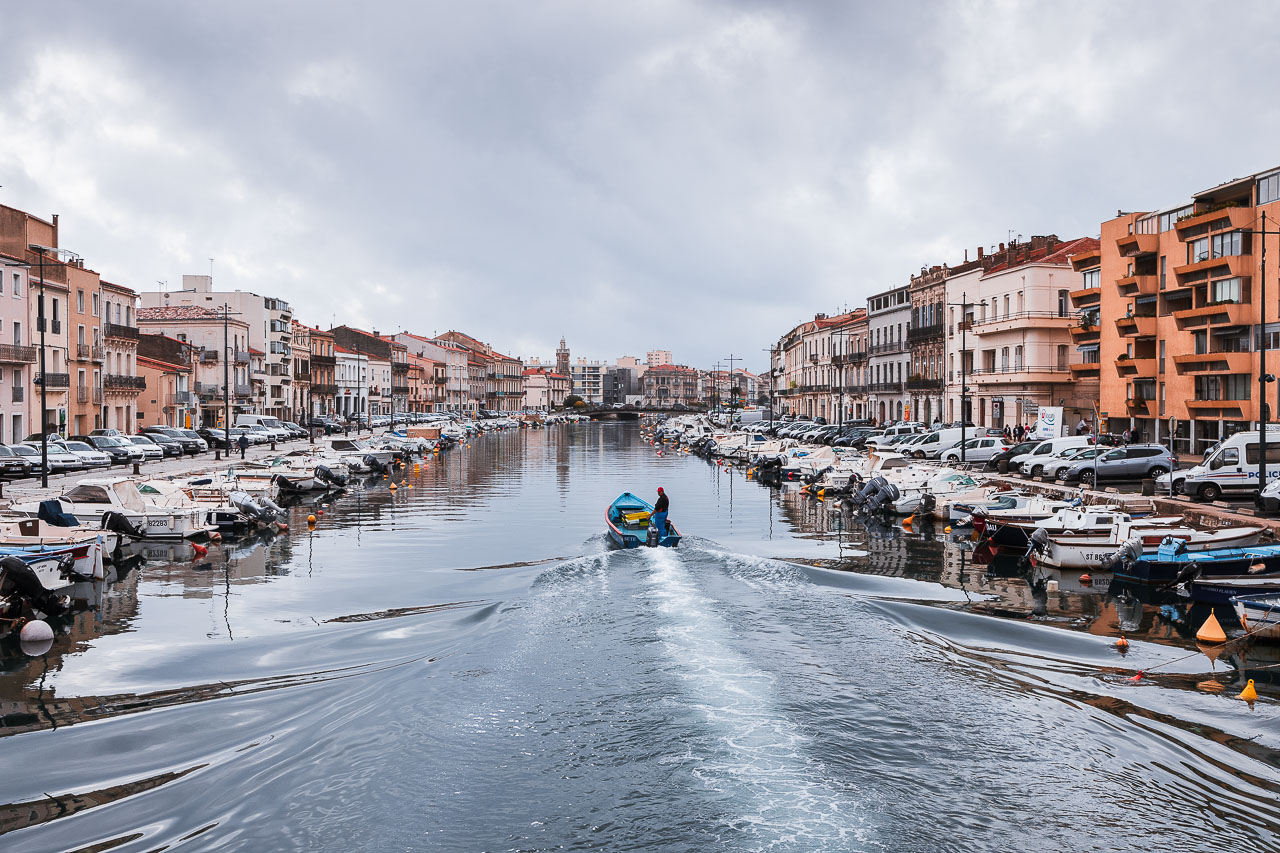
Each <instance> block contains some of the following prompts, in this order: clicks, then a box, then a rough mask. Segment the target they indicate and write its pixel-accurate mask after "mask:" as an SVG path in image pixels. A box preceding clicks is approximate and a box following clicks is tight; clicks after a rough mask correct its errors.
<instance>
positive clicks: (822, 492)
mask: <svg viewBox="0 0 1280 853" xmlns="http://www.w3.org/2000/svg"><path fill="white" fill-rule="evenodd" d="M826 496H827V490H826V489H818V497H820V498H825V497H826Z"/></svg>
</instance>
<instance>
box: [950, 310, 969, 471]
mask: <svg viewBox="0 0 1280 853" xmlns="http://www.w3.org/2000/svg"><path fill="white" fill-rule="evenodd" d="M947 305H948V306H949V307H952V308H954V307H957V303H955V302H948V303H947ZM958 307H959V308H960V463H961V464H962V465H963V464H965V463H966V462H967V461H968V460H967V459H966V454H965V449H964V445H965V441H966V440H967V439H966V437H965V414H966V411H965V410H966V409H967V408H968V404H969V381H968V379H969V375H968V371H967V370H966V368H965V360H964V357H965V353H966V352H968V348H969V346H968V336H967V334H966V333H967V332H968V331H969V295H968V294H967V293H961V294H960V302H959V303H958Z"/></svg>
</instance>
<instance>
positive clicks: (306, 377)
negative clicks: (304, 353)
mask: <svg viewBox="0 0 1280 853" xmlns="http://www.w3.org/2000/svg"><path fill="white" fill-rule="evenodd" d="M293 378H294V379H297V380H300V381H302V382H310V381H311V371H310V370H302V369H300V368H294V371H293Z"/></svg>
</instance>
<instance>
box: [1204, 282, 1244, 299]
mask: <svg viewBox="0 0 1280 853" xmlns="http://www.w3.org/2000/svg"><path fill="white" fill-rule="evenodd" d="M1211 287H1212V293H1211V297H1210V298H1211V299H1212V300H1213V301H1214V302H1239V301H1240V279H1239V278H1224V279H1222V280H1221V281H1215V282H1213V283H1212V285H1211Z"/></svg>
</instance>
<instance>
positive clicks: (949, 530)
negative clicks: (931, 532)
mask: <svg viewBox="0 0 1280 853" xmlns="http://www.w3.org/2000/svg"><path fill="white" fill-rule="evenodd" d="M942 532H943V533H950V532H951V525H950V524H948V525H947V526H946V527H944V528H942Z"/></svg>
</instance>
